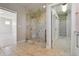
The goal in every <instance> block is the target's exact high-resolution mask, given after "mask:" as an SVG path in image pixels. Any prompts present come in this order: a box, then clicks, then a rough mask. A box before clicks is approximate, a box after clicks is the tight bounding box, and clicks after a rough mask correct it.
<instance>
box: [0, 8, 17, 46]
mask: <svg viewBox="0 0 79 59" xmlns="http://www.w3.org/2000/svg"><path fill="white" fill-rule="evenodd" d="M15 16H16V14H15V13H12V12H9V11H6V10H3V9H0V42H1V43H0V47H6V46H8V45H12V44H15V43H16V40H15V39H14V37H15V36H14V33H15V30H16V26H15V24H14V23H16V22H15V18H16V17H15Z"/></svg>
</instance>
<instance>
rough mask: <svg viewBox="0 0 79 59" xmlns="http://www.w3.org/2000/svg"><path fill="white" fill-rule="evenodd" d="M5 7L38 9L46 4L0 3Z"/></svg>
mask: <svg viewBox="0 0 79 59" xmlns="http://www.w3.org/2000/svg"><path fill="white" fill-rule="evenodd" d="M0 4H5V5H14V6H22V7H25V8H27V7H30V8H38V7H42V6H43V5H46V3H0Z"/></svg>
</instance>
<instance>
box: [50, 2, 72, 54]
mask: <svg viewBox="0 0 79 59" xmlns="http://www.w3.org/2000/svg"><path fill="white" fill-rule="evenodd" d="M51 22H52V23H51V28H52V48H56V49H58V50H60V51H64V53H65V54H66V55H68V54H70V52H71V47H70V46H71V4H66V3H63V4H58V5H55V6H52V10H51Z"/></svg>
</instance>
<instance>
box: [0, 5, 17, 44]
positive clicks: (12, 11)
mask: <svg viewBox="0 0 79 59" xmlns="http://www.w3.org/2000/svg"><path fill="white" fill-rule="evenodd" d="M0 9H3V10H6V11H9V12H11V13H15V14H16V18H15V24H14V25H13V27H14V29H15V33H14V35H15V36H14V37H15V40H16V42H15V45H16V44H17V39H18V38H17V33H18V32H17V24H18V23H17V11H14V10H11V9H8V8H5V7H1V6H0ZM15 26H16V27H15Z"/></svg>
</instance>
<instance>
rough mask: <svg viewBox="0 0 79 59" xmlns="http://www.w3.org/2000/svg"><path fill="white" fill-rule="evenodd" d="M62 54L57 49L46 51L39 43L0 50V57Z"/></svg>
mask: <svg viewBox="0 0 79 59" xmlns="http://www.w3.org/2000/svg"><path fill="white" fill-rule="evenodd" d="M63 55H64V52H63V51H60V50H57V49H47V48H45V47H42V45H41V44H40V43H39V42H33V41H31V42H23V43H18V44H17V45H16V46H7V47H3V48H0V56H63Z"/></svg>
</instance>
